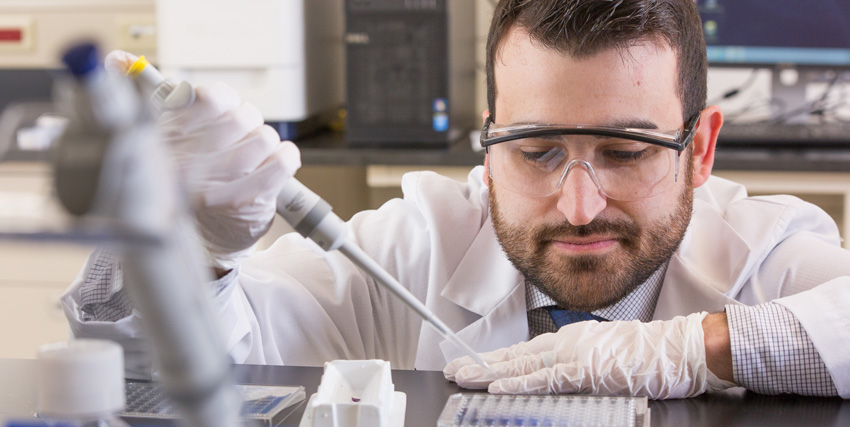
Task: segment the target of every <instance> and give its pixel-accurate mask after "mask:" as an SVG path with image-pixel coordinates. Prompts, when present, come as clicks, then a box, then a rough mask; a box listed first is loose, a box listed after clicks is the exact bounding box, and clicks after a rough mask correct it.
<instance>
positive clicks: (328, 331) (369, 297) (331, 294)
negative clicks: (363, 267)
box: [220, 199, 431, 368]
mask: <svg viewBox="0 0 850 427" xmlns="http://www.w3.org/2000/svg"><path fill="white" fill-rule="evenodd" d="M350 226H351V232H350V235H349V238H350V239H351V240H352V241H354V242H355V243H356V244H358V245H359V246H361V248H362V249H363V250H364V251H366V252H367V253H368V254H370V256H372V257H373V258H374V259H375V260H376V261H378V262H379V263H380V264H381V265H382V266H384V268H386V269H387V270H388V272H389V273H390V274H391V275H393V276H394V277H396V278H398V279H399V281H400V282H401V283H402V284H404V285H405V286H407V287H408V289H410V290H411V292H412V293H413V294H414V295H415V296H416V297H417V298H419V299H424V298H425V293H426V287H427V276H428V274H427V265H428V262H429V261H428V258H429V246H430V244H429V232H430V231H431V230H430V229H429V227H427V226H426V225H425V224H424V223H423V220H422V216H421V214H419V213H418V211H417V210H416V209H415V207H414V206H412V205H411V204H410V203H409V202H406V201H404V200H400V199H396V200H393V201H391V202H389V203H388V204H387V205H385V206H383V207H382V208H381V209H379V210H377V211H369V212H364V213H361V214H358V215H356V216H355V218H353V219H352V220H351V221H350ZM220 307H223V310H224V311H223V312H222V314H221V317H222V318H225V319H227V320H226V321H225V322H223V323H224V324H225V325H226V326H225V327H226V328H228V330H227V331H226V335H227V336H228V337H229V338H228V344H229V346H230V348H231V354H232V355H233V356H234V358H235V360H236V361H237V362H240V363H258V364H290V365H302V366H316V365H321V364H322V363H323V362H324V361H327V360H334V359H370V358H380V359H385V360H389V361H390V362H392V364H393V367H394V368H412V366H413V362H414V359H415V355H416V344H417V339H418V335H419V328H420V327H421V322H420V320H419V319H418V317H416V316H415V315H414V314H413V313H412V312H411V311H410V310H408V309H407V308H406V306H404V305H403V304H402V303H401V302H400V301H399V300H398V299H397V298H395V297H394V296H393V295H392V294H390V293H389V292H388V291H386V290H385V289H384V288H383V287H380V286H379V285H377V284H376V283H375V281H374V280H373V279H372V278H371V277H369V276H368V275H366V274H365V273H363V272H362V271H360V270H359V269H357V268H356V267H355V266H354V265H353V264H352V263H351V262H350V261H349V260H348V259H347V258H345V257H344V256H343V255H342V254H341V253H339V252H336V251H334V252H331V253H325V252H323V251H322V250H321V249H320V248H318V247H317V246H316V245H315V244H313V243H312V242H310V241H307V240H305V239H303V238H302V237H300V236H298V235H295V234H289V235H286V236H283V237H281V238H280V239H278V240H277V241H276V242H275V243H274V244H273V245H272V246H271V247H270V248H269V249H268V250H266V251H263V252H260V253H258V254H255V255H254V256H252V257H251V258H250V259H249V260H247V261H246V262H245V263H243V265H242V271H241V273H240V275H239V277H238V286H236V287H235V288H234V290H233V293H232V295H231V296H230V301H229V303H228V304H223V305H220Z"/></svg>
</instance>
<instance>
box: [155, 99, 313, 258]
mask: <svg viewBox="0 0 850 427" xmlns="http://www.w3.org/2000/svg"><path fill="white" fill-rule="evenodd" d="M195 97H196V99H195V103H194V104H192V105H190V106H187V107H184V108H181V109H179V110H176V111H166V112H165V113H163V114H162V116H160V118H159V122H158V124H159V128H160V130H161V133H162V137H163V139H164V141H165V142H166V143H167V144H168V145H169V146H170V147H171V149H172V154H173V159H174V162H175V166H176V169H177V170H178V171H179V172H180V175H181V177H182V178H183V180H184V183H185V188H186V190H187V191H188V192H189V196H190V198H191V199H192V200H193V206H194V207H195V217H196V220H197V221H198V226H199V227H198V228H199V231H200V234H201V237H202V238H203V240H204V246H205V247H206V249H207V251H208V252H209V254H210V256H211V257H212V259H213V260H214V265H213V266H214V267H218V268H222V269H225V270H226V269H230V268H233V267H234V266H236V265H237V264H239V263H240V262H241V261H242V260H243V259H244V258H245V257H246V256H247V255H248V254H250V252H252V251H253V248H254V246H255V244H256V242H257V240H259V239H260V237H262V236H263V235H264V234H265V233H266V232H267V231H268V229H269V227H270V226H271V222H272V219H273V218H274V214H275V206H276V204H275V198H276V196H277V194H278V193H279V192H280V190H281V188H283V186H284V184H285V183H286V182H287V180H288V179H289V178H291V177H292V176H293V175H294V174H295V171H296V170H298V168H299V167H301V154H300V152H299V151H298V148H297V147H296V146H295V144H293V143H292V142H290V141H283V142H281V140H280V136H279V135H278V134H277V132H276V131H275V130H274V129H272V128H271V127H269V126H266V125H264V124H263V117H262V115H261V114H260V112H259V110H257V109H256V108H255V107H254V106H253V105H251V104H248V103H245V102H242V99H241V98H240V97H239V95H238V94H237V93H236V91H235V90H234V89H233V88H231V87H230V86H227V85H225V84H223V83H216V84H213V85H211V86H201V87H198V88H196V90H195Z"/></svg>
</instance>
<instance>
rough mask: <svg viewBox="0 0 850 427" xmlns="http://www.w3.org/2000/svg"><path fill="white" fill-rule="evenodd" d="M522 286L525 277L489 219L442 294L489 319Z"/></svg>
mask: <svg viewBox="0 0 850 427" xmlns="http://www.w3.org/2000/svg"><path fill="white" fill-rule="evenodd" d="M523 283H524V282H523V278H522V275H521V274H520V273H519V272H518V271H517V270H516V269H515V268H514V266H513V264H511V262H510V261H509V260H508V258H507V256H506V255H505V253H504V251H502V246H501V245H500V244H499V241H498V239H496V232H495V230H494V229H493V223H492V221H491V219H490V217H489V216H488V217H487V218H486V219H485V222H484V225H483V226H482V227H481V230H480V231H479V232H478V235H477V236H476V237H475V240H474V241H473V242H472V245H470V247H469V250H468V251H467V253H466V255H465V256H464V257H463V259H462V260H461V261H460V264H458V267H457V269H456V270H455V271H454V274H452V276H451V278H450V279H449V281H448V283H447V284H446V287H445V288H443V291H442V293H441V294H440V295H442V296H443V298H446V299H448V300H449V301H451V302H453V303H455V304H457V305H459V306H461V307H463V308H464V309H466V310H469V311H471V312H473V313H475V314H477V315H479V316H486V315H487V314H488V313H490V312H491V311H493V309H494V308H496V307H497V306H498V305H499V303H500V302H502V300H504V299H505V298H506V297H507V296H508V295H510V294H511V293H512V292H513V291H514V290H515V289H516V288H517V287H522V286H520V285H522V284H523ZM523 292H524V291H523ZM524 297H525V294H523V298H524Z"/></svg>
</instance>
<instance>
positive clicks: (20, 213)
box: [0, 163, 92, 358]
mask: <svg viewBox="0 0 850 427" xmlns="http://www.w3.org/2000/svg"><path fill="white" fill-rule="evenodd" d="M51 193H52V184H51V177H50V173H49V169H48V167H47V165H45V164H38V163H2V164H0V231H2V232H13V231H14V232H20V231H25V230H27V227H33V226H37V225H38V224H40V223H41V222H42V221H40V220H39V219H43V220H46V222H48V223H51V222H52V220H53V219H55V218H57V215H59V212H60V210H59V208H58V206H57V205H56V203H55V202H54V201H53V198H52V197H51ZM91 249H92V248H91V247H90V246H87V245H76V244H69V243H58V242H49V241H48V242H29V241H20V240H11V239H8V238H7V239H0V358H33V357H35V355H36V350H37V349H38V346H39V345H41V344H44V343H47V342H52V341H59V340H65V339H67V337H68V323H67V322H66V321H65V316H64V315H63V314H62V310H61V309H60V308H59V296H60V295H61V294H62V292H63V291H64V290H65V288H67V286H68V284H69V283H71V280H73V279H74V277H76V275H77V272H78V271H79V270H80V267H81V266H82V265H83V263H84V262H85V260H86V257H87V256H88V254H89V253H90V252H91Z"/></svg>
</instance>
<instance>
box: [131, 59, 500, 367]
mask: <svg viewBox="0 0 850 427" xmlns="http://www.w3.org/2000/svg"><path fill="white" fill-rule="evenodd" d="M130 70H131V72H128V75H131V76H134V77H136V78H139V77H141V78H142V79H144V82H143V85H142V86H143V87H146V88H149V89H148V90H150V91H152V94H153V95H154V96H152V98H151V100H152V101H153V102H154V103H155V104H157V105H155V108H158V109H163V108H165V109H174V108H179V107H182V106H185V105H189V104H191V103H192V102H193V101H194V93H192V94H191V95H190V94H187V93H186V91H187V88H188V90H192V88H191V85H189V84H188V83H187V82H180V83H174V82H171V81H168V80H166V79H165V78H164V77H163V76H162V74H160V73H159V72H158V71H156V69H155V68H154V67H153V66H152V65H150V63H148V62H147V61H146V60H145V59H144V57H141V58H140V59H139V60H138V61H136V63H134V64H133V65H132V66H131V68H130ZM164 91H167V93H163V92H164ZM169 101H175V102H169ZM277 213H278V214H279V215H280V216H281V217H283V219H285V220H286V222H288V223H289V225H291V226H292V227H293V228H294V229H295V230H296V231H297V232H298V233H299V234H301V235H302V236H304V237H306V238H309V239H311V240H313V241H314V242H315V243H316V244H317V245H319V247H321V248H322V249H324V250H325V251H331V250H334V249H339V250H340V252H342V253H343V254H344V255H345V256H346V257H348V258H349V259H350V260H351V261H352V262H353V263H354V264H355V265H357V266H358V267H360V268H362V269H363V270H365V271H366V272H367V273H369V274H370V275H371V276H372V277H373V278H375V280H376V281H377V282H378V283H379V284H381V285H382V286H384V287H386V288H387V289H388V290H389V291H390V292H392V293H393V294H394V295H395V296H396V297H398V298H399V299H400V300H401V301H402V302H404V303H405V304H406V305H407V306H408V307H410V308H411V309H412V310H413V311H414V312H415V313H416V314H417V315H419V316H420V317H421V318H422V319H423V320H425V321H426V322H427V323H428V324H430V325H431V326H432V327H434V329H436V330H437V332H438V333H439V334H440V335H441V336H442V337H444V338H446V339H447V340H449V341H451V342H452V343H453V344H454V345H456V346H457V347H459V348H460V349H462V350H463V351H464V353H466V354H467V355H468V356H469V357H471V358H472V360H474V361H475V362H476V363H478V364H480V365H481V366H483V367H485V368H487V369H488V370H490V366H489V365H487V362H486V361H484V359H482V358H481V356H479V355H478V353H476V352H475V351H474V350H473V349H472V348H471V347H469V345H468V344H466V343H465V342H464V341H463V340H461V339H460V338H459V337H458V336H457V335H456V334H455V333H454V332H452V330H451V329H450V328H449V327H448V326H447V325H446V324H445V323H443V321H442V320H440V318H438V317H437V315H436V314H434V313H433V312H431V310H429V309H428V308H427V307H426V306H425V305H424V304H422V302H421V301H419V300H418V299H417V298H416V297H415V296H414V295H413V294H411V293H410V291H408V290H407V288H405V287H404V286H402V285H401V284H400V283H398V281H396V280H395V278H393V277H392V275H390V274H389V273H388V272H387V271H386V270H384V268H383V267H381V266H380V264H378V263H377V262H375V261H374V260H372V259H371V258H370V257H369V256H368V255H367V254H366V253H365V252H363V251H362V250H361V249H360V248H359V247H358V246H356V245H354V244H353V243H351V242H349V241H347V236H348V225H347V224H346V223H345V221H343V220H342V219H340V218H339V217H338V216H337V215H336V214H334V213H333V211H332V208H331V206H330V204H328V203H327V202H326V201H324V200H323V199H322V198H320V197H319V196H318V195H317V194H316V193H314V192H312V191H311V190H310V189H309V188H307V187H306V186H305V185H304V184H302V183H300V182H299V181H298V180H296V179H295V178H291V179H289V182H288V183H287V184H286V185H285V186H284V187H283V189H282V190H281V191H280V193H279V194H278V196H277ZM491 372H492V371H491Z"/></svg>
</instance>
